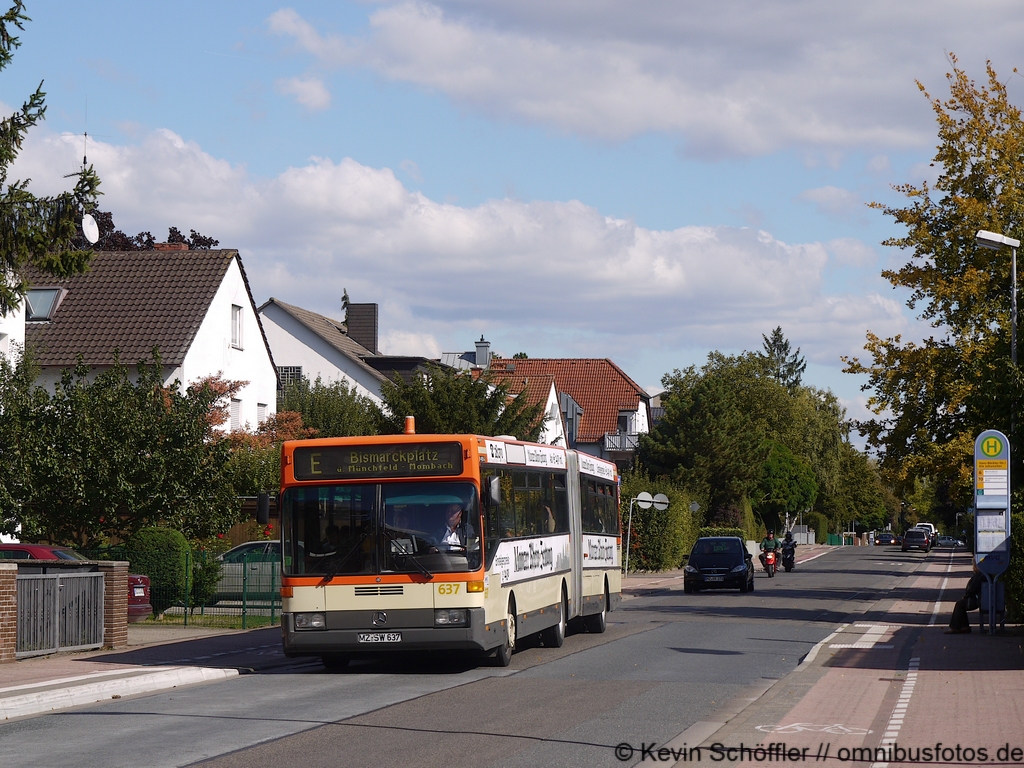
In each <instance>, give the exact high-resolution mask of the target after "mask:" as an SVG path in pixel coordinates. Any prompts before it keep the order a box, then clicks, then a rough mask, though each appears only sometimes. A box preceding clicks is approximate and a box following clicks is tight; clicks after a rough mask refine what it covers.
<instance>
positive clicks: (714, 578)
mask: <svg viewBox="0 0 1024 768" xmlns="http://www.w3.org/2000/svg"><path fill="white" fill-rule="evenodd" d="M704 581H725V576H705V577H704Z"/></svg>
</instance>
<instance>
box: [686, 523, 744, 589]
mask: <svg viewBox="0 0 1024 768" xmlns="http://www.w3.org/2000/svg"><path fill="white" fill-rule="evenodd" d="M737 588H738V589H739V591H740V592H753V591H754V563H753V558H752V556H751V555H750V553H749V552H747V548H746V545H745V544H744V543H743V539H741V538H739V537H738V536H706V537H704V538H701V539H697V541H696V543H695V544H694V545H693V549H692V550H691V551H690V557H689V559H688V560H687V561H686V566H685V567H684V568H683V591H684V592H686V593H687V594H692V593H694V592H699V591H700V590H702V589H737Z"/></svg>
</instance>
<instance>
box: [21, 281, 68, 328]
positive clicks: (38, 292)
mask: <svg viewBox="0 0 1024 768" xmlns="http://www.w3.org/2000/svg"><path fill="white" fill-rule="evenodd" d="M67 294H68V292H67V289H65V288H29V290H28V293H26V294H25V321H26V322H29V323H46V322H49V321H51V320H53V315H54V313H55V312H56V311H57V307H59V306H60V303H61V302H62V301H64V297H65V296H67Z"/></svg>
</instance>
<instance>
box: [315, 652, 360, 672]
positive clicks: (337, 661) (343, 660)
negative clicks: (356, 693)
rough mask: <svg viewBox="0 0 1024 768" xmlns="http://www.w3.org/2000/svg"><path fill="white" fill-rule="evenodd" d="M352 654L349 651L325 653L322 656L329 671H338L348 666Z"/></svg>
mask: <svg viewBox="0 0 1024 768" xmlns="http://www.w3.org/2000/svg"><path fill="white" fill-rule="evenodd" d="M351 658H352V657H351V656H349V655H348V654H347V653H325V654H324V655H323V656H321V657H320V661H322V662H323V664H324V667H325V668H326V669H327V671H328V672H337V671H338V670H341V669H344V668H345V667H347V666H348V663H349V661H350V660H351Z"/></svg>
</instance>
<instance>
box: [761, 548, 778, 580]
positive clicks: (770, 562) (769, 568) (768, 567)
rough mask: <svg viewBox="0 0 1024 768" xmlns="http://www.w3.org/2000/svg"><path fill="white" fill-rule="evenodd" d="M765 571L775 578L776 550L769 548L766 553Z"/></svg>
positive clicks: (770, 577) (769, 576)
mask: <svg viewBox="0 0 1024 768" xmlns="http://www.w3.org/2000/svg"><path fill="white" fill-rule="evenodd" d="M764 572H765V573H767V574H768V578H769V579H772V578H775V550H774V549H769V550H768V551H767V552H765V553H764Z"/></svg>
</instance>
